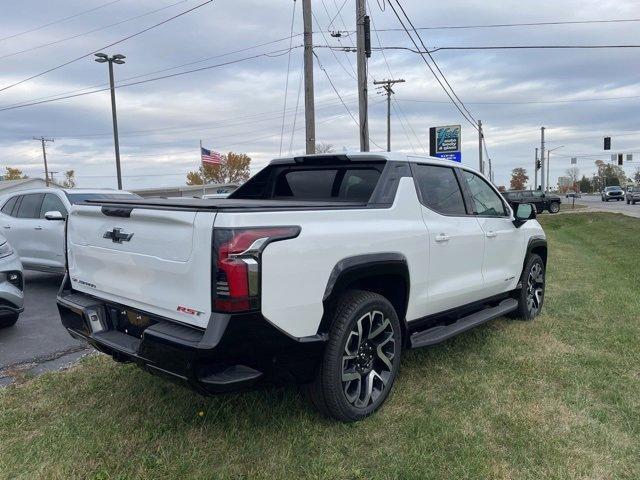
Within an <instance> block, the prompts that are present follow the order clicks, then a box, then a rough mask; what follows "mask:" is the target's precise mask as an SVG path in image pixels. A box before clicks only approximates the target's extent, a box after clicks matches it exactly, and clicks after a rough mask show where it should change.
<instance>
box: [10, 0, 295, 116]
mask: <svg viewBox="0 0 640 480" xmlns="http://www.w3.org/2000/svg"><path fill="white" fill-rule="evenodd" d="M209 1H213V0H209ZM301 46H302V45H298V46H295V47H293V48H294V49H295V48H300V47H301ZM288 52H289V49H288V48H287V49H283V50H276V51H275V52H270V53H261V54H258V55H252V56H250V57H244V58H240V59H236V60H231V61H228V62H223V63H218V64H215V65H208V66H206V67H200V68H194V69H192V70H186V71H184V72H178V73H173V74H170V75H162V76H160V77H154V78H148V79H146V80H139V81H137V82H130V83H121V84H119V85H116V86H115V88H123V87H131V86H134V85H140V84H143V83H148V82H154V81H157V80H164V79H166V78H173V77H178V76H181V75H187V74H190V73H195V72H202V71H205V70H210V69H212V68H218V67H224V66H227V65H233V64H236V63H240V62H245V61H247V60H253V59H256V58H260V57H270V58H273V57H277V56H282V55H286V54H287V53H288ZM106 90H109V87H106V88H100V89H97V90H91V91H89V92H84V93H77V94H74V95H66V96H63V97H57V98H54V99H50V100H41V101H38V102H30V103H23V104H19V105H12V106H8V107H4V108H0V112H4V111H7V110H15V109H17V108H24V107H30V106H33V105H41V104H44V103H51V102H56V101H59V100H66V99H68V98H76V97H82V96H84V95H91V94H94V93H99V92H104V91H106Z"/></svg>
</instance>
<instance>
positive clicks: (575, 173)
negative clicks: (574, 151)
mask: <svg viewBox="0 0 640 480" xmlns="http://www.w3.org/2000/svg"><path fill="white" fill-rule="evenodd" d="M564 173H565V175H566V176H567V177H568V178H569V180H570V181H571V185H575V184H576V183H578V182H579V181H580V169H579V168H578V167H571V168H567V169H566V170H565V172H564Z"/></svg>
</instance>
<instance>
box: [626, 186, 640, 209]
mask: <svg viewBox="0 0 640 480" xmlns="http://www.w3.org/2000/svg"><path fill="white" fill-rule="evenodd" d="M626 198H627V205H629V204H631V205H635V204H636V203H638V202H640V187H629V189H628V190H627V195H626Z"/></svg>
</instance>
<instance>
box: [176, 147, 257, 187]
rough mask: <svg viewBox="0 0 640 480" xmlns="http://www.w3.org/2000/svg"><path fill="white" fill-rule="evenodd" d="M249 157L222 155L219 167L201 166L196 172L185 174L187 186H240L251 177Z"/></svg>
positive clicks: (239, 154) (237, 154) (231, 154)
mask: <svg viewBox="0 0 640 480" xmlns="http://www.w3.org/2000/svg"><path fill="white" fill-rule="evenodd" d="M250 167H251V157H249V156H248V155H245V154H244V153H233V152H229V153H227V154H226V155H222V163H221V164H220V165H201V166H200V167H199V168H198V170H197V171H191V172H189V173H187V185H202V183H203V179H204V181H205V182H206V183H235V184H240V183H244V182H246V181H247V180H249V177H250V176H251V168H250Z"/></svg>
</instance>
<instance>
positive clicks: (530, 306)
mask: <svg viewBox="0 0 640 480" xmlns="http://www.w3.org/2000/svg"><path fill="white" fill-rule="evenodd" d="M520 283H521V284H522V288H521V289H520V290H518V291H517V293H516V296H515V299H516V300H518V308H517V309H516V310H515V311H514V312H512V313H511V315H510V316H511V317H512V318H519V319H521V320H533V319H534V318H535V317H536V316H538V314H539V313H540V311H541V310H542V306H543V304H544V287H545V267H544V262H543V261H542V258H540V256H539V255H535V254H533V255H530V256H529V258H527V262H526V264H525V266H524V269H523V270H522V276H521V277H520Z"/></svg>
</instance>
